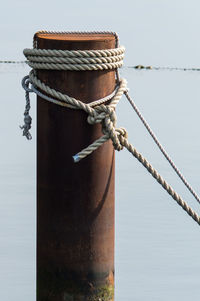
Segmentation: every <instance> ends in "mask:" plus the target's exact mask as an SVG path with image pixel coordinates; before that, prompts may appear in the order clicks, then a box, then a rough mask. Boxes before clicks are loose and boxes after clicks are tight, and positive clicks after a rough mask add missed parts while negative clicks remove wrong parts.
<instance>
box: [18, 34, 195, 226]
mask: <svg viewBox="0 0 200 301" xmlns="http://www.w3.org/2000/svg"><path fill="white" fill-rule="evenodd" d="M114 35H115V38H116V48H115V49H108V50H86V51H85V50H84V51H82V50H76V51H63V50H44V49H36V47H37V43H36V41H35V40H34V48H33V49H25V50H24V54H25V56H26V58H27V60H28V64H29V66H30V67H32V68H33V70H32V71H31V72H30V74H29V76H26V77H25V78H24V79H23V80H22V86H23V88H24V89H25V90H26V109H25V113H24V115H25V119H24V122H25V124H24V126H22V129H23V135H24V136H26V137H27V139H31V135H30V133H29V129H30V126H31V117H30V116H29V110H30V99H29V93H31V92H34V93H36V94H38V95H39V96H40V97H42V98H44V99H46V100H47V101H50V102H53V103H55V104H57V105H61V106H66V107H68V108H71V109H80V110H84V111H85V112H86V113H87V114H88V118H87V121H88V123H89V124H91V125H93V124H95V123H101V125H102V133H103V136H102V137H100V138H99V139H97V140H96V141H94V142H93V143H92V144H91V145H89V146H88V147H87V148H85V149H83V150H82V151H80V152H79V153H78V154H76V155H74V156H73V159H74V162H79V161H80V160H81V159H83V158H85V157H86V156H88V155H89V154H91V153H92V152H93V151H95V150H96V149H97V148H98V147H100V146H101V145H102V144H103V143H104V142H106V141H107V140H109V139H111V140H112V143H113V147H114V148H115V150H118V151H120V150H122V149H123V148H124V147H125V148H126V149H127V150H128V151H129V152H130V153H132V155H133V156H134V157H135V158H137V159H138V161H139V162H140V163H141V164H142V165H143V166H144V167H145V168H146V169H147V170H148V172H149V173H150V174H151V175H152V176H153V177H154V178H155V179H156V180H157V182H158V183H159V184H160V185H161V186H162V187H163V188H164V189H165V190H166V191H167V192H168V193H169V195H171V196H172V198H173V199H174V200H175V201H176V202H177V203H178V204H179V205H180V206H181V207H182V208H183V209H184V210H185V211H186V212H187V213H188V214H189V215H190V216H191V217H192V218H193V219H194V220H195V221H196V222H197V223H198V224H199V225H200V217H199V216H198V214H197V213H196V212H195V211H193V210H192V209H191V208H190V207H189V206H188V205H187V203H186V202H184V201H183V200H182V198H181V197H180V196H179V195H178V194H177V193H176V192H175V191H174V190H173V189H172V187H171V186H170V185H169V184H168V183H167V182H166V181H165V180H164V179H163V178H162V177H161V176H160V175H159V173H158V172H157V171H156V170H155V169H154V168H153V167H152V165H151V164H150V163H149V162H148V161H147V160H146V159H145V158H144V157H143V156H142V155H141V154H140V153H139V152H137V150H136V149H135V148H134V147H133V146H132V145H131V144H130V143H129V142H128V139H127V138H128V135H127V131H126V130H125V129H124V128H117V127H116V122H117V117H116V113H115V109H116V105H117V104H118V102H119V100H120V99H121V97H122V95H123V94H125V96H126V97H127V98H128V100H129V98H130V96H129V95H128V91H127V82H126V80H125V79H120V78H119V73H118V68H119V67H121V66H122V64H123V57H124V50H125V49H124V47H122V46H119V45H118V44H119V41H118V37H117V35H116V34H115V33H114ZM37 69H51V70H76V71H85V70H108V69H110V70H112V69H115V70H116V88H115V90H114V91H113V93H112V94H111V95H108V96H107V97H105V98H103V99H99V100H96V101H93V102H92V103H89V104H85V103H83V102H82V101H80V100H77V99H75V98H73V97H69V96H68V95H66V94H62V93H61V92H59V91H56V90H55V89H52V88H51V87H49V86H47V85H46V84H45V83H43V82H41V81H40V80H39V79H38V78H37V72H36V70H37ZM38 89H39V90H38ZM108 101H109V103H108V104H107V102H108ZM188 186H189V185H188ZM189 187H190V186H189ZM191 193H192V194H194V193H193V191H191Z"/></svg>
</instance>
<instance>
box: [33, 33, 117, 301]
mask: <svg viewBox="0 0 200 301" xmlns="http://www.w3.org/2000/svg"><path fill="white" fill-rule="evenodd" d="M36 39H37V45H38V48H41V49H62V50H78V49H80V50H86V49H109V48H114V47H115V38H114V37H113V36H112V35H109V34H98V35H97V34H93V35H91V34H89V35H77V34H76V35H72V34H41V33H40V34H37V36H36ZM38 77H39V78H40V79H41V80H42V81H44V82H45V83H46V84H48V85H49V86H50V87H52V88H54V89H56V90H58V91H61V92H62V93H66V94H68V95H70V96H73V97H75V98H77V99H80V100H81V101H83V102H86V103H88V102H91V101H94V100H96V99H99V98H101V97H104V96H106V95H108V94H110V93H111V92H112V91H113V90H114V87H115V72H114V71H79V72H77V71H54V70H39V71H38ZM101 135H102V133H101V126H100V125H92V126H91V125H89V124H88V123H87V115H86V113H85V112H82V111H78V110H72V109H66V108H63V107H60V106H58V105H55V104H52V103H49V102H47V101H45V100H43V99H41V98H40V97H38V101H37V301H79V300H81V301H97V300H101V301H108V300H114V150H113V146H112V143H111V142H110V141H108V142H106V143H104V145H103V146H101V147H100V148H99V149H98V150H96V151H95V152H94V153H93V154H91V155H90V156H88V157H87V158H85V159H84V160H82V161H80V162H79V163H76V164H75V163H74V162H73V159H72V156H73V155H74V154H76V153H77V152H79V151H80V150H81V149H83V148H85V147H86V146H88V145H89V144H90V143H92V142H93V141H94V140H95V139H97V138H99V137H100V136H101Z"/></svg>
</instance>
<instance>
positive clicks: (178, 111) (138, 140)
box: [0, 65, 200, 301]
mask: <svg viewBox="0 0 200 301" xmlns="http://www.w3.org/2000/svg"><path fill="white" fill-rule="evenodd" d="M27 72H28V68H27V67H23V66H18V67H15V66H9V67H7V66H5V65H4V66H0V81H1V92H0V93H1V101H0V135H1V156H0V192H1V194H0V195H1V197H0V300H2V301H34V300H35V261H36V259H35V239H36V233H35V220H36V215H35V202H36V201H35V200H36V188H35V187H36V180H35V174H36V168H35V165H36V158H35V157H36V156H35V155H36V153H35V146H36V134H35V124H36V119H35V118H36V117H35V97H32V109H31V114H32V117H33V129H32V135H33V140H32V141H30V142H28V141H27V140H25V138H23V137H22V136H21V131H20V130H19V124H21V123H22V119H23V111H24V102H25V100H24V92H23V90H22V89H21V85H20V81H21V78H22V76H23V75H25V74H27ZM121 73H122V76H124V77H126V78H127V80H128V84H129V87H130V94H131V95H132V96H133V97H134V99H135V101H136V103H137V105H138V107H139V108H140V109H141V111H142V112H143V114H144V116H145V117H146V119H147V120H148V122H149V123H150V124H151V126H152V128H153V129H154V131H155V132H156V134H157V136H158V137H159V138H160V141H161V142H162V144H163V145H164V146H165V147H166V149H167V150H168V152H169V153H170V154H171V156H172V158H173V159H174V160H175V162H176V163H177V165H178V167H179V168H180V169H181V171H183V173H184V175H185V177H186V178H187V179H188V180H189V182H190V183H191V184H192V186H193V187H194V188H195V190H196V191H197V192H200V183H199V173H200V157H199V153H200V140H199V111H200V102H199V98H200V91H199V80H200V73H198V72H196V73H195V72H175V71H174V72H170V71H159V72H158V71H136V70H131V69H124V70H122V72H121ZM118 125H120V126H124V127H126V128H127V129H128V132H129V140H130V141H131V142H132V143H133V145H134V146H135V147H136V148H137V149H138V150H139V151H141V153H142V154H143V155H144V156H145V157H147V159H149V160H150V162H151V163H152V164H153V166H154V167H156V168H157V169H158V170H159V172H160V173H161V174H162V175H163V176H164V178H166V180H167V181H168V182H169V183H170V184H172V186H173V187H174V188H175V190H177V192H178V193H180V195H181V196H182V197H183V198H184V199H185V200H186V201H188V203H189V204H190V205H191V206H192V207H193V208H194V209H196V210H197V211H198V212H200V210H199V206H198V204H196V201H195V200H193V198H192V196H190V194H189V193H188V192H187V190H186V189H185V188H184V186H183V184H182V183H181V182H180V180H179V179H177V177H176V176H175V174H174V173H173V171H172V170H171V168H170V166H169V165H168V164H167V163H166V162H165V160H164V159H163V157H162V155H161V154H160V152H159V151H158V150H157V148H156V146H155V145H154V143H153V142H152V140H151V138H150V137H149V136H148V134H147V133H146V130H145V129H144V128H143V126H142V124H141V122H140V121H139V119H138V117H137V116H136V115H135V113H134V112H133V110H132V109H131V107H130V105H129V104H128V102H127V101H126V99H125V98H123V100H122V101H121V103H120V105H119V106H118ZM199 231H200V228H199V226H198V225H197V224H196V223H195V222H193V220H192V219H191V218H190V217H188V216H187V214H186V213H185V212H184V211H183V210H182V209H181V208H179V206H178V205H176V204H175V202H174V201H173V200H172V199H171V198H170V197H169V196H168V195H167V193H166V192H165V191H164V190H163V189H162V188H161V187H159V185H158V184H157V183H156V182H155V180H154V179H153V178H152V177H151V176H150V175H149V174H148V173H147V172H146V170H144V168H143V167H142V166H141V165H140V163H138V162H137V161H136V159H134V158H132V157H131V155H130V154H129V153H128V152H127V151H122V152H121V153H117V154H116V256H115V261H116V301H129V300H134V301H149V300H152V301H157V300H158V301H177V300H182V301H188V300H193V301H197V300H199V295H200V285H199V283H200V273H199V270H200V260H199V250H200V240H199Z"/></svg>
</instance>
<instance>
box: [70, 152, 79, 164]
mask: <svg viewBox="0 0 200 301" xmlns="http://www.w3.org/2000/svg"><path fill="white" fill-rule="evenodd" d="M72 158H73V160H74V163H77V162H78V161H79V160H80V157H79V155H77V154H76V155H74V156H72Z"/></svg>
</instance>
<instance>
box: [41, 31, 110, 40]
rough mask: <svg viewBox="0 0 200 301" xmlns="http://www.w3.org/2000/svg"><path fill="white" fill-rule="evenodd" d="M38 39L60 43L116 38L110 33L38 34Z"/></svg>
mask: <svg viewBox="0 0 200 301" xmlns="http://www.w3.org/2000/svg"><path fill="white" fill-rule="evenodd" d="M36 37H37V38H40V39H47V40H60V41H98V42H101V41H102V42H103V41H105V40H106V41H112V40H115V36H114V35H113V34H112V33H110V34H108V33H105V34H103V33H99V34H97V33H84V34H82V33H78V32H77V33H72V34H71V33H36Z"/></svg>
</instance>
